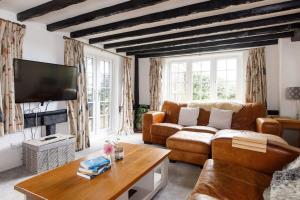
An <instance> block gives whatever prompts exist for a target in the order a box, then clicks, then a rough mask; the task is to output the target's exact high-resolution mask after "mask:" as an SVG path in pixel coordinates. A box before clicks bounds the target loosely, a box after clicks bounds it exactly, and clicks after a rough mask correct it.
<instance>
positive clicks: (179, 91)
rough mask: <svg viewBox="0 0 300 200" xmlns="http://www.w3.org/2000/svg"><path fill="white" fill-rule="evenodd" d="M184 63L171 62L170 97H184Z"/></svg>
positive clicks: (178, 99)
mask: <svg viewBox="0 0 300 200" xmlns="http://www.w3.org/2000/svg"><path fill="white" fill-rule="evenodd" d="M186 72H187V67H186V63H172V64H171V85H170V86H171V99H173V100H176V101H182V100H184V99H185V98H186V96H187V93H186V88H185V83H186Z"/></svg>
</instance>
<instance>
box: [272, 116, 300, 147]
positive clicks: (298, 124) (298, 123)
mask: <svg viewBox="0 0 300 200" xmlns="http://www.w3.org/2000/svg"><path fill="white" fill-rule="evenodd" d="M273 119H275V120H277V121H278V122H279V123H280V124H281V127H282V130H284V129H294V130H298V133H299V134H298V146H300V120H299V119H292V118H288V117H274V118H273Z"/></svg>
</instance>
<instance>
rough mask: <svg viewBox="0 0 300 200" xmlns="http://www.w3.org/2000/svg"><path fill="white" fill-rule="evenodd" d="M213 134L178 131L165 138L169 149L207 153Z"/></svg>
mask: <svg viewBox="0 0 300 200" xmlns="http://www.w3.org/2000/svg"><path fill="white" fill-rule="evenodd" d="M213 136H214V134H210V133H199V132H189V131H179V132H177V133H176V134H174V135H172V136H171V137H169V138H168V139H167V147H168V148H169V149H176V150H182V151H186V152H193V153H200V154H209V153H210V143H211V140H212V138H213Z"/></svg>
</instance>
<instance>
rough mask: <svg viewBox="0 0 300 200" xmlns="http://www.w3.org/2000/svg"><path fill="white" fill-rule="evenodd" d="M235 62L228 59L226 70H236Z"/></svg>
mask: <svg viewBox="0 0 300 200" xmlns="http://www.w3.org/2000/svg"><path fill="white" fill-rule="evenodd" d="M236 67H237V60H236V59H228V60H227V70H236Z"/></svg>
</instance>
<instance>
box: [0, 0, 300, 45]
mask: <svg viewBox="0 0 300 200" xmlns="http://www.w3.org/2000/svg"><path fill="white" fill-rule="evenodd" d="M48 1H49V0H2V1H1V0H0V9H4V10H8V11H11V12H14V13H18V12H21V11H24V10H27V9H29V8H32V7H35V6H37V5H40V4H43V3H45V2H48ZM204 1H206V0H169V1H166V2H163V3H160V4H156V5H153V6H149V7H145V8H142V9H138V10H134V11H130V12H126V13H121V14H117V15H113V16H110V17H106V18H103V19H99V20H95V21H92V22H88V23H84V24H80V25H76V26H73V27H68V28H65V29H62V30H59V31H60V32H62V31H63V32H71V31H76V30H80V29H84V28H89V27H94V26H97V25H104V24H108V23H112V22H116V21H121V20H124V19H130V18H133V17H138V16H142V15H146V14H150V13H155V12H160V11H164V10H169V9H172V8H177V7H182V6H185V5H190V4H194V3H199V2H204ZM285 1H288V0H264V1H261V2H256V3H252V4H247V5H240V6H231V7H228V8H226V9H222V10H217V11H211V12H203V13H198V14H193V15H189V16H185V17H177V18H174V19H170V20H164V21H160V22H155V23H148V24H143V25H139V26H134V27H130V28H125V29H120V30H116V31H110V32H106V33H102V34H96V35H93V36H89V37H85V38H93V37H97V36H105V35H111V34H116V33H121V32H127V31H132V30H138V29H142V28H148V27H154V26H158V25H164V24H169V23H174V22H180V21H186V20H191V19H196V18H201V17H205V16H211V15H216V14H222V13H228V12H233V11H238V10H245V9H249V8H255V7H258V6H263V5H269V4H273V3H279V2H285ZM121 2H126V0H87V1H86V2H83V3H79V4H76V5H73V6H69V7H67V8H64V9H62V10H59V11H55V12H51V13H49V14H46V15H43V16H41V17H37V18H33V19H30V20H28V21H35V22H39V23H43V24H49V23H53V22H56V21H60V20H63V19H66V18H70V17H74V16H77V15H80V14H83V13H87V12H90V11H93V10H96V9H100V8H104V7H108V6H112V5H115V4H119V3H121ZM299 12H300V9H297V10H292V11H286V12H280V13H275V14H270V15H263V16H258V17H252V18H245V19H239V20H233V21H227V22H219V23H215V24H212V25H205V26H201V27H193V28H189V29H180V30H172V31H168V32H163V33H158V34H151V35H146V36H141V37H132V38H130V39H136V38H142V37H150V36H154V35H162V34H166V33H174V32H181V31H186V30H192V29H198V28H202V27H203V28H204V27H212V26H217V25H224V24H232V23H236V22H243V21H249V20H254V19H263V18H266V17H271V16H280V15H284V14H290V13H299ZM126 39H127V40H128V38H125V39H122V40H126ZM122 40H119V41H122Z"/></svg>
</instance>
